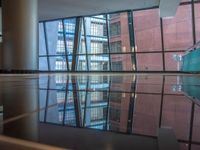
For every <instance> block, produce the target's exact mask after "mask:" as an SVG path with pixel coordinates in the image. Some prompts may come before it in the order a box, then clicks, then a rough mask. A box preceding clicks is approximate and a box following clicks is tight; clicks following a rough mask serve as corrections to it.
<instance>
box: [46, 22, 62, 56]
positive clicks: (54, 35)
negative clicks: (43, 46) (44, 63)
mask: <svg viewBox="0 0 200 150" xmlns="http://www.w3.org/2000/svg"><path fill="white" fill-rule="evenodd" d="M59 22H60V21H51V22H46V23H45V24H46V34H47V44H48V50H49V55H58V54H57V42H58V39H59V36H60V34H59V32H58V27H59Z"/></svg>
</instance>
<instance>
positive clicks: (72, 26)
mask: <svg viewBox="0 0 200 150" xmlns="http://www.w3.org/2000/svg"><path fill="white" fill-rule="evenodd" d="M194 3H199V1H195V2H194ZM191 4H192V2H187V4H186V3H185V2H183V3H181V4H180V5H191ZM191 21H192V20H191ZM74 28H75V24H74V23H71V24H70V23H67V24H66V29H67V30H68V31H72V30H74ZM196 28H197V27H196ZM59 30H60V31H62V27H61V25H60V24H59ZM129 32H130V31H129ZM119 33H120V32H119ZM69 47H70V48H71V50H72V49H73V42H72V43H70V44H69ZM61 49H62V48H61ZM157 52H158V53H159V52H161V53H164V55H165V54H166V53H167V52H168V51H166V50H164V51H157ZM173 52H180V50H177V51H176V50H174V51H173ZM128 53H132V52H128ZM137 53H143V52H137V51H136V54H137ZM144 53H149V54H150V53H151V52H144ZM70 54H72V51H71V53H70ZM100 54H101V53H100ZM102 54H110V52H108V53H102ZM121 54H124V53H121ZM88 55H89V54H88ZM45 56H47V59H48V55H42V56H41V55H40V56H39V57H45ZM109 61H111V60H109ZM70 63H71V62H69V64H70ZM49 68H50V67H49ZM88 71H91V70H88Z"/></svg>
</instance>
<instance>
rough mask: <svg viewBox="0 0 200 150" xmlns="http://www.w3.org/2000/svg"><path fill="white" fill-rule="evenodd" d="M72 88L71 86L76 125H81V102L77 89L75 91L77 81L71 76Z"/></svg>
mask: <svg viewBox="0 0 200 150" xmlns="http://www.w3.org/2000/svg"><path fill="white" fill-rule="evenodd" d="M71 78H72V79H71V80H72V88H73V97H74V106H75V116H76V126H77V127H82V121H81V120H82V119H81V117H82V116H81V104H80V100H79V97H78V91H77V81H76V77H75V76H72V77H71Z"/></svg>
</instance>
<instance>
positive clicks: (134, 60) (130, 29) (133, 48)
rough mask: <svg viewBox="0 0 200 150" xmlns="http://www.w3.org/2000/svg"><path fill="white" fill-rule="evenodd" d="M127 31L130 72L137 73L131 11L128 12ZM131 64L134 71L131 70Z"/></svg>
mask: <svg viewBox="0 0 200 150" xmlns="http://www.w3.org/2000/svg"><path fill="white" fill-rule="evenodd" d="M127 15H128V29H129V39H130V51H131V52H132V54H131V58H132V71H137V58H136V42H135V30H134V20H133V11H128V12H127ZM133 63H134V66H135V70H134V69H133Z"/></svg>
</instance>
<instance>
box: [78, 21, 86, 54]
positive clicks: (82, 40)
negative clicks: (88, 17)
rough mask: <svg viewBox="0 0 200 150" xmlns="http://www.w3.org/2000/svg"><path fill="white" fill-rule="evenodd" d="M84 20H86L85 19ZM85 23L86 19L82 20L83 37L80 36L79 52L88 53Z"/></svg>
mask: <svg viewBox="0 0 200 150" xmlns="http://www.w3.org/2000/svg"><path fill="white" fill-rule="evenodd" d="M83 21H85V19H84V20H83ZM84 23H86V21H85V22H82V24H81V37H80V43H79V50H78V54H85V53H86V45H85V31H84ZM85 27H87V26H85Z"/></svg>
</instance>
